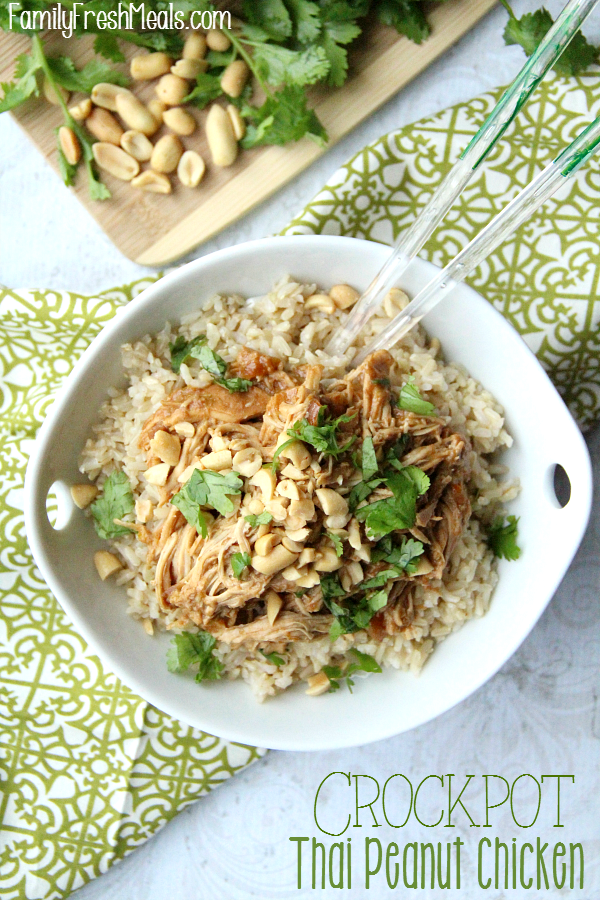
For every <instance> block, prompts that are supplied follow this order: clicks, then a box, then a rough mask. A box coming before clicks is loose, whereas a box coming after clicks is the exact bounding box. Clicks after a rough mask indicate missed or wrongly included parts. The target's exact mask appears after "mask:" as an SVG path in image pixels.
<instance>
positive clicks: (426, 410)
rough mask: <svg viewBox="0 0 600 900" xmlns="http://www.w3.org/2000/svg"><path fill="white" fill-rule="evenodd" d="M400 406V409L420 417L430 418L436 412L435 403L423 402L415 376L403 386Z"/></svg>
mask: <svg viewBox="0 0 600 900" xmlns="http://www.w3.org/2000/svg"><path fill="white" fill-rule="evenodd" d="M398 406H399V407H400V409H406V410H408V412H413V413H415V414H416V415H418V416H430V415H432V413H433V412H434V410H435V406H434V405H433V403H430V402H429V401H428V400H423V398H422V397H421V394H420V393H419V389H418V387H417V386H416V385H415V378H414V375H411V376H410V377H409V379H408V381H407V382H406V383H405V384H403V385H402V387H401V389H400V396H399V397H398Z"/></svg>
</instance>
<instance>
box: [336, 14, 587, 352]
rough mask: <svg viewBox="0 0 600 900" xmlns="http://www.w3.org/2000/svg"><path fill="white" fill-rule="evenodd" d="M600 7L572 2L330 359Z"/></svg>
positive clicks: (381, 275) (402, 242) (395, 252)
mask: <svg viewBox="0 0 600 900" xmlns="http://www.w3.org/2000/svg"><path fill="white" fill-rule="evenodd" d="M598 2H599V0H569V2H568V3H567V5H566V6H565V8H564V9H563V11H562V12H561V14H560V16H559V17H558V19H557V20H556V22H555V23H554V25H553V26H552V28H551V29H550V31H549V32H548V33H547V35H546V36H545V38H544V39H543V41H542V42H541V43H540V45H539V46H538V48H537V50H536V51H535V53H533V54H532V56H530V57H529V59H528V60H527V62H526V63H525V65H524V66H523V68H522V69H521V71H520V72H519V74H518V75H517V77H516V78H515V80H514V81H513V83H512V84H511V86H510V87H509V88H507V90H506V91H505V92H504V94H503V95H502V97H501V98H500V100H499V101H498V103H497V104H496V106H495V107H494V109H493V110H492V112H491V113H490V115H489V116H488V118H487V119H486V121H485V122H484V123H483V125H482V126H481V128H480V129H479V131H478V132H477V134H476V135H475V136H474V137H473V138H472V140H471V142H470V143H469V145H468V146H467V147H466V149H465V150H464V151H463V153H462V154H461V156H460V158H459V159H458V160H457V161H456V163H455V164H454V166H453V167H452V169H451V170H450V172H449V173H448V175H447V176H446V178H445V179H444V181H443V182H442V183H441V184H440V186H439V187H438V188H437V190H436V191H435V193H434V194H433V196H432V197H431V198H430V200H429V201H428V203H427V204H426V206H425V207H424V208H423V210H422V212H421V213H420V214H419V216H418V217H417V219H416V220H415V222H414V223H413V225H412V226H411V227H410V228H409V229H408V230H407V231H405V232H404V233H403V234H402V235H401V236H400V238H399V239H398V241H397V242H396V244H395V245H394V248H393V249H392V252H391V254H390V257H389V259H388V260H387V262H386V263H385V264H384V265H383V267H382V268H381V270H380V271H379V272H378V274H377V275H376V276H375V278H374V279H373V281H372V282H371V284H370V285H369V287H368V288H367V290H366V291H365V293H364V294H363V295H362V297H361V298H360V299H359V301H358V303H357V304H356V306H355V307H354V309H353V310H352V312H351V313H350V315H349V317H348V320H347V321H346V323H345V325H343V326H342V328H340V329H339V330H338V331H337V332H336V334H335V335H334V336H333V337H332V339H331V340H330V342H329V344H328V345H327V348H326V349H327V352H328V353H331V354H332V355H337V354H339V353H343V352H344V351H345V350H346V349H347V348H348V347H349V346H350V344H352V343H353V342H354V340H355V339H356V337H357V335H358V334H359V333H360V331H361V330H362V328H363V327H364V326H365V325H366V323H367V322H368V321H369V319H370V318H371V316H372V315H373V314H374V313H375V312H376V311H377V310H378V309H379V307H380V306H381V304H382V303H383V299H384V297H385V295H386V294H387V292H388V291H389V290H390V288H392V287H395V286H396V285H398V280H399V279H400V277H401V275H402V274H403V272H404V271H405V270H406V269H407V268H408V266H409V265H410V263H411V261H412V260H413V259H414V258H415V257H416V255H417V254H418V252H419V250H420V249H421V248H422V247H423V244H424V243H425V241H426V240H427V239H428V238H429V237H430V235H431V234H433V232H434V231H435V229H436V228H437V226H438V225H439V224H440V222H441V221H442V220H443V218H444V216H445V215H446V213H447V212H448V210H449V209H450V207H451V206H452V204H453V203H454V201H455V200H456V198H457V197H458V196H459V195H460V194H461V193H462V191H463V189H464V188H465V186H466V185H467V183H468V182H469V180H470V179H471V177H472V176H473V174H474V172H475V171H476V170H477V169H478V167H479V166H480V165H481V163H482V162H483V160H484V159H485V158H486V156H487V154H488V153H489V152H490V150H491V149H492V147H493V146H494V145H495V143H496V141H498V139H499V138H500V137H501V136H502V135H503V134H504V132H505V131H506V129H507V128H508V126H509V125H510V123H511V122H512V121H513V119H514V118H515V116H516V115H517V113H518V112H519V110H520V109H521V108H522V107H523V106H524V104H525V103H526V102H527V100H528V99H529V97H530V95H531V94H532V92H533V91H534V90H535V88H536V87H537V85H538V84H539V83H540V81H542V79H543V78H544V76H545V75H546V73H547V72H548V70H549V69H550V67H551V66H552V65H553V64H554V63H555V62H556V60H557V59H558V58H559V57H560V55H561V53H562V52H563V50H564V49H565V47H566V46H567V45H568V44H569V42H570V41H571V40H572V38H573V37H574V36H575V34H576V33H577V31H578V29H579V28H580V26H581V24H582V23H583V22H584V21H585V19H586V18H587V16H588V15H589V14H590V12H591V11H592V9H593V8H594V7H595V6H596V4H597V3H598ZM548 196H550V195H548ZM542 202H543V201H542ZM513 227H517V226H513ZM507 233H510V232H507ZM488 252H489V251H488ZM411 305H412V304H411Z"/></svg>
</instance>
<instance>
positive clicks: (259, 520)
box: [244, 509, 273, 528]
mask: <svg viewBox="0 0 600 900" xmlns="http://www.w3.org/2000/svg"><path fill="white" fill-rule="evenodd" d="M244 521H245V522H248V524H249V525H250V527H251V528H256V527H257V526H258V525H268V524H269V522H272V521H273V516H272V515H271V513H270V512H267V511H266V509H265V510H263V512H261V513H257V514H255V513H250V515H249V516H244Z"/></svg>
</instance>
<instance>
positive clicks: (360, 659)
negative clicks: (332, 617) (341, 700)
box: [321, 647, 381, 694]
mask: <svg viewBox="0 0 600 900" xmlns="http://www.w3.org/2000/svg"><path fill="white" fill-rule="evenodd" d="M349 652H350V653H351V654H352V656H353V657H354V660H355V661H354V662H352V663H350V665H349V666H348V667H347V668H344V669H342V667H341V666H323V668H322V669H321V671H322V672H324V673H325V675H327V678H328V679H329V693H330V694H332V693H334V692H335V691H337V690H339V688H340V679H341V678H344V680H345V682H346V686H347V687H348V690H349V691H350V693H352V688H353V687H354V680H353V678H352V676H353V675H354V673H355V672H381V666H380V665H379V663H378V662H377V660H376V659H374V658H373V657H372V656H369V654H368V653H362V652H361V651H360V650H356V649H355V648H354V647H351V648H350V651H349Z"/></svg>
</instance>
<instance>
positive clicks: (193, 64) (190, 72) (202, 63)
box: [171, 59, 208, 81]
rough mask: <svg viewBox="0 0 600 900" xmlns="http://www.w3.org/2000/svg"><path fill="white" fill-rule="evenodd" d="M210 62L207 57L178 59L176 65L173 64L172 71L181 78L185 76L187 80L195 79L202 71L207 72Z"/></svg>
mask: <svg viewBox="0 0 600 900" xmlns="http://www.w3.org/2000/svg"><path fill="white" fill-rule="evenodd" d="M207 69H208V63H207V62H206V60H205V59H178V60H177V62H176V63H175V65H174V66H171V73H172V74H173V75H178V76H179V78H185V79H186V81H195V80H196V78H197V76H198V75H199V74H200V72H206V70H207Z"/></svg>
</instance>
